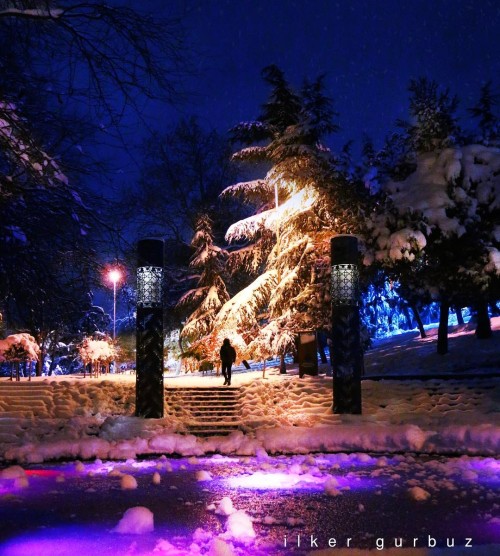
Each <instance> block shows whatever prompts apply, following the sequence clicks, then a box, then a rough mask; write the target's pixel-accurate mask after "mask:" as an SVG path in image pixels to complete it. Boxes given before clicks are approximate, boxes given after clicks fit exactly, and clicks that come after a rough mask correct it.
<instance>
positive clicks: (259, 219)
mask: <svg viewBox="0 0 500 556" xmlns="http://www.w3.org/2000/svg"><path fill="white" fill-rule="evenodd" d="M315 200H316V192H315V191H314V190H313V189H312V188H308V187H305V188H304V189H301V190H300V191H298V192H297V193H295V194H294V195H292V196H291V197H290V198H289V199H287V200H286V201H285V202H284V203H283V204H281V205H280V206H279V207H278V208H274V209H271V210H266V211H264V212H261V213H258V214H255V215H253V216H250V217H248V218H245V219H243V220H240V221H239V222H236V223H234V224H232V225H231V226H230V227H229V228H228V230H227V232H226V240H227V241H229V242H236V241H241V240H253V239H254V238H255V236H256V235H257V233H258V232H260V231H261V230H262V229H263V228H264V229H267V230H271V231H272V232H274V233H276V232H277V230H278V227H279V226H280V225H281V223H282V222H285V221H286V220H288V219H290V218H292V217H293V216H295V215H296V214H298V213H301V212H304V211H307V210H309V209H310V208H311V207H312V206H313V205H314V203H315Z"/></svg>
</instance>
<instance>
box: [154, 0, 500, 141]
mask: <svg viewBox="0 0 500 556" xmlns="http://www.w3.org/2000/svg"><path fill="white" fill-rule="evenodd" d="M167 6H170V8H167ZM173 6H174V12H175V11H176V10H178V11H182V10H187V13H186V14H185V15H184V17H183V25H184V28H185V30H186V34H187V37H188V40H189V41H190V43H191V45H192V46H193V47H194V50H193V51H194V52H196V55H195V69H196V70H197V74H196V75H195V76H194V77H192V78H190V80H189V83H188V85H189V87H190V89H191V90H192V91H193V92H194V93H195V95H196V96H195V98H194V99H193V101H192V102H190V103H188V104H186V105H185V106H183V107H182V109H181V111H182V112H183V113H184V114H186V115H188V114H193V113H194V114H197V115H198V116H199V117H200V119H201V121H202V122H204V123H205V124H206V126H207V127H215V128H216V129H218V130H220V131H222V132H225V131H227V129H229V128H230V127H231V126H233V125H234V124H236V123H237V122H239V121H242V120H249V119H252V118H254V117H256V116H257V115H258V114H259V107H260V105H261V104H262V102H264V101H265V100H266V98H267V94H268V90H267V88H266V86H265V84H264V83H263V82H262V79H261V77H260V71H261V69H262V68H263V67H264V66H266V65H269V64H271V63H274V64H277V65H278V66H279V67H281V68H282V69H283V70H284V71H285V74H286V76H287V78H288V79H289V80H290V81H291V82H292V83H293V84H294V85H296V86H300V85H301V83H302V80H303V79H304V78H305V77H309V78H314V77H316V76H317V75H319V74H321V73H326V74H327V85H328V91H329V93H330V94H331V95H332V96H333V98H334V100H335V108H336V110H337V111H338V112H339V113H340V118H339V123H340V125H341V128H342V131H341V133H340V134H338V136H337V137H336V138H333V140H332V141H331V145H332V146H333V147H334V148H335V149H339V148H340V147H341V146H342V145H343V144H344V143H345V142H346V141H347V140H349V139H354V140H356V141H357V143H356V146H355V147H354V149H355V152H356V149H357V150H358V151H359V145H360V139H361V138H362V136H363V134H365V133H366V134H368V135H369V136H371V137H372V138H373V139H374V140H375V143H376V146H380V145H381V142H382V140H383V138H384V136H385V135H386V134H387V133H388V132H390V131H391V130H392V129H393V125H394V122H395V120H396V119H397V118H406V116H407V107H408V93H407V86H408V82H409V80H410V78H416V77H419V76H427V77H429V78H433V79H436V80H437V81H438V82H439V83H440V84H442V85H443V86H445V87H449V88H450V91H451V92H452V93H454V94H457V95H458V96H459V97H460V101H461V104H460V107H461V110H462V111H463V110H464V109H465V108H468V107H470V106H471V104H473V103H474V102H475V101H476V100H477V97H478V94H479V88H480V86H481V84H484V83H485V82H486V81H488V80H490V79H492V80H493V82H494V84H495V86H497V87H498V86H500V79H499V76H500V56H499V53H500V48H499V45H498V30H499V28H500V2H498V1H495V0H492V1H482V0H472V1H471V0H467V1H461V0H411V1H410V0H379V1H376V0H371V1H370V0H344V1H334V0H331V1H329V0H190V1H188V2H186V1H183V2H182V1H177V2H174V3H173ZM144 9H145V10H147V11H155V10H157V11H158V12H159V13H166V10H167V9H168V10H169V11H170V10H171V9H172V3H170V2H169V3H167V2H164V1H163V0H149V1H148V2H146V3H145V4H144ZM159 112H160V113H155V118H154V119H155V120H156V122H160V125H167V124H169V123H174V122H175V120H176V119H177V118H179V111H173V110H171V109H165V108H161V109H160V110H159ZM158 116H160V117H159V118H158ZM462 123H463V122H462ZM465 127H467V125H466V126H465Z"/></svg>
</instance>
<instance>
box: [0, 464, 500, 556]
mask: <svg viewBox="0 0 500 556" xmlns="http://www.w3.org/2000/svg"><path fill="white" fill-rule="evenodd" d="M25 470H26V477H22V476H21V477H18V478H10V479H9V478H5V479H2V480H0V555H1V556H21V555H22V556H28V555H30V556H31V555H35V554H36V555H37V556H44V555H49V554H50V556H58V555H61V556H65V555H68V556H69V555H71V556H77V555H79V554H98V555H99V556H108V555H109V556H111V555H115V554H116V555H117V554H120V555H121V554H124V555H129V556H133V555H145V554H152V555H153V554H154V555H157V554H159V555H161V554H178V555H182V554H208V553H209V552H210V550H212V553H216V552H214V550H215V549H214V548H213V543H214V539H216V538H218V537H219V538H221V539H222V540H224V542H225V543H226V544H228V545H230V546H231V548H232V550H233V553H234V554H245V555H249V556H251V555H264V554H269V555H276V556H281V555H287V554H293V555H299V554H307V553H309V552H313V553H314V551H315V550H320V549H323V550H324V549H327V548H329V547H331V548H332V549H335V550H336V552H333V551H332V554H333V553H338V551H339V549H340V548H346V547H349V548H352V547H357V548H363V549H372V550H377V552H376V553H380V551H379V550H378V549H380V548H382V547H383V548H392V547H395V546H396V547H405V548H409V547H413V546H414V545H415V546H416V547H417V548H427V547H429V548H433V547H434V546H436V547H443V548H446V547H447V546H451V545H452V544H453V546H454V548H455V549H458V548H462V549H463V548H465V547H466V546H467V545H469V544H470V545H471V546H472V547H478V546H480V545H491V544H498V545H500V497H499V496H498V493H499V486H500V460H499V459H495V458H480V457H477V458H474V457H461V458H444V457H439V458H431V457H417V456H414V455H411V454H405V455H396V456H387V457H386V456H380V455H367V454H350V455H347V454H315V455H304V456H290V457H285V456H282V457H273V458H267V457H264V458H260V459H259V458H237V457H234V458H229V457H222V456H213V457H208V458H199V459H194V458H190V459H187V458H179V459H170V458H168V459H167V458H165V457H162V458H158V459H148V460H139V461H135V460H129V461H128V462H100V461H96V462H88V463H84V464H82V463H75V462H68V463H63V464H53V465H47V464H44V465H36V466H35V465H33V466H29V467H25ZM154 473H158V474H159V477H160V482H159V484H153V481H152V478H153V474H154ZM21 475H22V473H21ZM123 475H132V476H133V477H135V479H136V481H137V488H135V489H130V490H124V489H123V488H122V476H123ZM200 479H205V480H200ZM223 497H229V498H230V499H231V501H232V503H233V506H234V508H235V509H236V510H243V511H244V512H245V513H246V514H247V515H248V516H250V518H251V521H252V522H253V525H251V526H250V528H252V527H253V531H254V532H255V538H250V536H249V534H248V533H249V531H248V527H247V530H245V528H243V530H240V532H239V533H237V534H235V532H234V531H232V532H230V531H229V530H228V518H227V516H226V515H219V514H217V513H215V511H213V510H214V507H216V506H217V505H218V502H219V501H220V500H221V499H222V498H223ZM136 506H144V507H147V508H148V509H149V510H151V511H152V512H153V514H154V531H153V532H150V533H143V534H141V535H133V534H128V533H126V534H119V533H115V532H113V531H112V530H113V528H114V527H115V526H116V525H117V524H118V522H119V521H120V519H121V518H122V516H123V514H124V513H125V511H126V510H127V509H129V508H132V507H136ZM348 539H351V540H348ZM468 539H470V540H468ZM165 541H168V542H165ZM174 547H175V548H174ZM495 549H498V547H496V548H493V547H492V550H495ZM446 553H447V554H448V553H450V554H452V553H453V550H451V548H449V549H447V552H446ZM468 553H470V554H473V553H474V550H471V551H470V552H468ZM493 553H494V552H492V554H493Z"/></svg>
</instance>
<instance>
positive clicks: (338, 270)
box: [331, 235, 363, 414]
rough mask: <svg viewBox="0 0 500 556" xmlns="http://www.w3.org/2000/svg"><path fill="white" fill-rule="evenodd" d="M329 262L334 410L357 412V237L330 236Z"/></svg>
mask: <svg viewBox="0 0 500 556" xmlns="http://www.w3.org/2000/svg"><path fill="white" fill-rule="evenodd" d="M331 264H332V271H331V299H332V345H331V360H332V369H333V412H334V413H350V414H360V413H361V375H362V372H363V352H362V349H361V338H360V319H359V298H360V293H359V269H358V240H357V239H356V237H354V236H351V235H339V236H336V237H334V238H332V239H331Z"/></svg>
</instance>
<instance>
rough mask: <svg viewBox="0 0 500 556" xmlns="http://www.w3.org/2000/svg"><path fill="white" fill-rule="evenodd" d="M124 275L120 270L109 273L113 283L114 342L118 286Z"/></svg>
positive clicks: (116, 269)
mask: <svg viewBox="0 0 500 556" xmlns="http://www.w3.org/2000/svg"><path fill="white" fill-rule="evenodd" d="M121 277H122V273H121V272H120V270H119V269H118V268H112V269H111V270H110V271H109V272H108V279H109V281H110V282H112V283H113V341H115V339H116V284H117V283H118V282H119V281H120V279H121Z"/></svg>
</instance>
